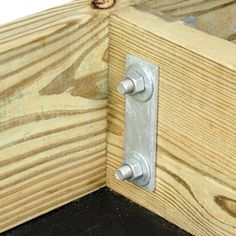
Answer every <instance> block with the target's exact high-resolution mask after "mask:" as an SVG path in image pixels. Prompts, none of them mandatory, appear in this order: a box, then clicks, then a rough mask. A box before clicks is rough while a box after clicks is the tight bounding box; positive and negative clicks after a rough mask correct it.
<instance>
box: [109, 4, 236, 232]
mask: <svg viewBox="0 0 236 236" xmlns="http://www.w3.org/2000/svg"><path fill="white" fill-rule="evenodd" d="M109 49H110V60H109V62H110V68H109V96H108V149H107V150H108V154H107V155H108V160H107V185H108V186H109V187H110V188H112V189H113V190H115V191H117V192H119V193H121V194H123V195H125V196H126V197H128V198H130V199H131V200H133V201H135V202H137V203H139V204H141V205H143V206H144V207H146V208H148V209H150V210H151V211H153V212H155V213H157V214H160V215H161V216H163V217H164V218H166V219H167V220H169V221H171V222H172V223H174V224H176V225H178V226H180V227H181V228H183V229H185V230H187V231H189V232H191V233H192V234H193V235H197V236H203V235H204V236H232V235H236V188H235V186H236V169H235V163H236V141H235V140H236V139H235V130H236V123H235V119H236V102H235V101H236V96H235V89H236V83H235V78H236V64H235V61H236V50H235V49H236V46H235V45H234V44H232V43H230V42H228V41H225V40H222V39H219V38H216V37H213V36H210V35H208V34H206V33H204V32H200V31H197V30H195V29H193V28H190V27H188V26H186V25H184V24H182V23H181V22H178V21H177V22H168V21H164V20H162V19H161V18H160V17H158V16H155V15H154V14H152V13H148V12H147V11H142V10H141V8H140V7H139V8H137V7H128V8H126V9H123V10H120V11H118V12H116V13H114V14H113V15H112V16H111V20H110V36H109ZM127 54H134V55H136V56H139V57H141V58H143V59H146V60H148V61H150V62H152V63H154V64H156V65H157V66H159V68H160V88H159V117H158V145H157V148H158V153H157V169H156V176H157V179H156V181H157V182H156V184H157V187H156V191H155V192H154V193H148V192H146V191H144V190H141V189H140V188H137V187H135V186H134V185H132V184H130V183H128V182H120V181H117V180H116V179H115V177H114V173H115V170H116V169H117V168H118V166H120V165H121V163H122V159H123V155H124V150H123V149H124V97H122V96H121V95H119V94H118V92H117V91H116V87H117V85H118V83H119V82H120V81H121V80H122V78H123V76H124V68H125V65H124V62H125V57H126V55H127Z"/></svg>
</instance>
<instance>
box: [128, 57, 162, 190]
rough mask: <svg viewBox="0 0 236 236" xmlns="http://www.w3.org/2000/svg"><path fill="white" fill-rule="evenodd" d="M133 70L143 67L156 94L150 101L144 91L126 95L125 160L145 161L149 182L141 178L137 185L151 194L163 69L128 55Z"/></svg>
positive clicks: (136, 181) (135, 182) (146, 77)
mask: <svg viewBox="0 0 236 236" xmlns="http://www.w3.org/2000/svg"><path fill="white" fill-rule="evenodd" d="M131 67H133V68H142V69H143V70H144V71H145V74H146V76H145V81H146V83H148V86H149V88H150V81H151V82H152V86H153V87H152V94H151V96H150V97H149V98H148V99H146V97H147V96H146V94H142V93H144V92H141V93H139V94H138V95H137V96H136V95H135V96H133V95H132V94H130V95H129V94H127V95H126V112H125V160H127V159H128V158H130V157H131V156H132V153H133V152H135V153H138V154H139V155H140V156H142V157H144V158H145V160H146V162H147V164H148V166H149V170H150V176H149V181H144V180H143V178H138V179H135V180H134V181H133V183H134V184H136V185H138V186H142V187H143V188H144V189H146V190H148V191H154V189H155V182H156V180H155V172H156V158H157V156H156V147H157V115H158V114H157V113H158V109H157V105H158V87H159V69H158V67H157V66H156V65H154V64H151V63H149V62H147V61H144V60H142V59H140V58H138V57H136V56H133V55H128V56H127V58H126V70H128V68H131ZM143 98H144V99H143ZM124 163H125V161H124Z"/></svg>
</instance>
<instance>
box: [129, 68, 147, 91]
mask: <svg viewBox="0 0 236 236" xmlns="http://www.w3.org/2000/svg"><path fill="white" fill-rule="evenodd" d="M126 79H130V80H131V81H132V82H133V84H134V90H133V92H132V94H137V93H140V92H142V91H144V90H145V83H144V78H143V77H142V75H140V74H139V73H138V72H136V71H135V72H132V73H131V72H128V73H127V74H126Z"/></svg>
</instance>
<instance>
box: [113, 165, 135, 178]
mask: <svg viewBox="0 0 236 236" xmlns="http://www.w3.org/2000/svg"><path fill="white" fill-rule="evenodd" d="M132 175H133V171H132V169H131V168H130V166H128V165H123V166H121V167H120V168H119V169H118V170H117V171H116V174H115V176H116V179H118V180H126V179H130V178H131V177H132Z"/></svg>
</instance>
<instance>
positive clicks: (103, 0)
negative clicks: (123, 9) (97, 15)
mask: <svg viewBox="0 0 236 236" xmlns="http://www.w3.org/2000/svg"><path fill="white" fill-rule="evenodd" d="M115 3H116V0H91V1H90V6H91V7H92V8H94V9H108V8H111V7H113V6H114V5H115Z"/></svg>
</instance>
